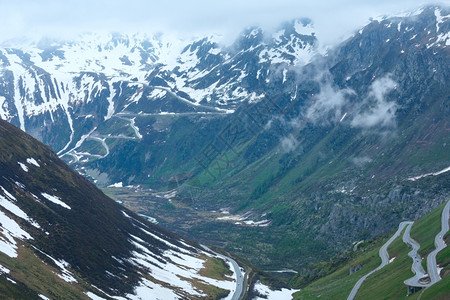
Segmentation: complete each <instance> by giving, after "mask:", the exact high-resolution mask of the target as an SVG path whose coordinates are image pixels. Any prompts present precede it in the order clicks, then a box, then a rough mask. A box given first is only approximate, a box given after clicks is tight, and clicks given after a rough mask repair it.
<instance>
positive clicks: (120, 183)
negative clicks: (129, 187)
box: [108, 182, 123, 188]
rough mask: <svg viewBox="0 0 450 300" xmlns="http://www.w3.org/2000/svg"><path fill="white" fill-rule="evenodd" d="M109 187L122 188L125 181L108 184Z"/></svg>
mask: <svg viewBox="0 0 450 300" xmlns="http://www.w3.org/2000/svg"><path fill="white" fill-rule="evenodd" d="M108 187H109V188H121V187H123V183H122V182H116V183H113V184H111V185H108Z"/></svg>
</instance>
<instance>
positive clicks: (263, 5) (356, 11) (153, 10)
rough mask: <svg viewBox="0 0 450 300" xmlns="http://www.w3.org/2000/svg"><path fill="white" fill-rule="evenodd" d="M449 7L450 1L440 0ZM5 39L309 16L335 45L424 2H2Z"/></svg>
mask: <svg viewBox="0 0 450 300" xmlns="http://www.w3.org/2000/svg"><path fill="white" fill-rule="evenodd" d="M441 2H442V3H443V4H446V5H448V4H449V1H448V0H445V1H441ZM0 3H1V5H0V7H1V10H2V18H1V19H0V37H1V39H2V40H5V39H11V38H17V37H19V36H20V35H28V36H30V35H31V36H33V37H35V38H37V37H40V36H43V35H50V36H57V37H61V36H63V37H71V36H73V35H76V34H80V33H82V32H91V31H95V32H97V31H107V32H111V31H114V32H125V33H129V32H142V33H154V32H159V31H163V32H166V31H170V32H176V33H179V34H180V35H184V36H186V35H189V36H191V35H197V34H204V33H216V34H224V35H231V38H234V36H236V34H237V33H238V32H240V31H241V30H242V29H243V28H244V27H247V26H251V25H260V26H263V27H265V28H266V29H270V28H273V27H275V26H277V25H278V24H280V23H281V22H283V21H286V20H289V19H292V18H298V17H309V18H311V19H312V20H313V21H314V23H315V27H316V31H317V35H318V36H319V38H320V39H321V40H322V41H323V42H324V43H334V42H336V41H338V40H342V38H343V37H345V36H348V35H349V34H350V33H351V32H352V31H354V30H356V29H358V27H360V26H361V25H363V24H365V23H367V20H368V19H369V18H370V17H374V16H378V15H380V14H386V13H390V12H398V11H402V10H407V9H414V8H416V7H418V6H420V5H423V4H426V3H433V2H430V1H423V0H422V1H420V0H398V1H391V0H378V1H356V0H340V1H339V0H318V1H304V0H246V1H241V0H228V1H208V0H191V1H181V0H173V1H154V0H153V1H147V0H127V1H114V0H108V1H107V0H96V1H86V0H65V1H60V0H40V1H34V0H21V1H6V0H0Z"/></svg>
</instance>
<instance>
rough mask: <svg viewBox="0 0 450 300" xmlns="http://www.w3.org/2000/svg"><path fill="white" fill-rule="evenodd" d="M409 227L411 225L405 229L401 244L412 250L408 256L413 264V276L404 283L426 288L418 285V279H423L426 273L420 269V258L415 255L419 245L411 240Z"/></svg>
mask: <svg viewBox="0 0 450 300" xmlns="http://www.w3.org/2000/svg"><path fill="white" fill-rule="evenodd" d="M411 227H412V224H410V225H408V227H406V230H405V233H404V234H403V242H404V243H405V244H407V245H408V246H410V247H412V248H413V249H412V250H411V251H409V253H408V256H409V257H411V258H412V260H413V263H412V265H411V271H412V272H413V273H414V274H415V275H414V276H413V277H411V278H409V279H407V280H405V281H404V283H405V284H406V285H409V286H416V287H427V286H428V285H429V284H423V283H420V281H419V280H420V279H421V278H423V277H425V275H426V273H425V270H424V269H423V267H422V258H421V257H420V255H419V254H418V253H417V251H418V250H419V248H420V244H419V243H417V242H416V241H415V240H413V239H412V238H411V235H410V233H411Z"/></svg>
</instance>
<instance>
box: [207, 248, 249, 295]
mask: <svg viewBox="0 0 450 300" xmlns="http://www.w3.org/2000/svg"><path fill="white" fill-rule="evenodd" d="M201 246H202V247H203V249H205V250H206V251H208V252H211V253H214V254H215V255H217V256H219V257H220V258H222V259H224V260H227V261H229V262H230V263H231V265H232V266H233V269H234V273H235V274H236V290H235V291H234V294H233V297H232V298H231V299H232V300H239V299H242V293H243V291H244V275H243V274H242V272H241V268H240V267H239V265H238V264H237V262H236V261H235V260H234V259H232V258H230V257H228V256H225V255H222V254H220V253H217V252H215V251H213V250H211V249H209V248H208V247H206V246H205V245H201Z"/></svg>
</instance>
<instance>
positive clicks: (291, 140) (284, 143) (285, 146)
mask: <svg viewBox="0 0 450 300" xmlns="http://www.w3.org/2000/svg"><path fill="white" fill-rule="evenodd" d="M297 146H298V141H297V139H296V138H295V137H294V136H293V135H292V134H289V135H288V136H284V137H282V138H281V140H280V147H281V151H283V152H286V153H287V152H291V151H293V150H295V148H297Z"/></svg>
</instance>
